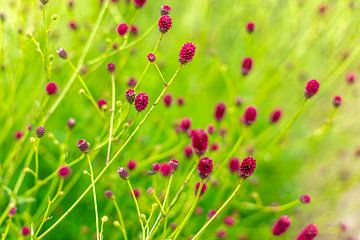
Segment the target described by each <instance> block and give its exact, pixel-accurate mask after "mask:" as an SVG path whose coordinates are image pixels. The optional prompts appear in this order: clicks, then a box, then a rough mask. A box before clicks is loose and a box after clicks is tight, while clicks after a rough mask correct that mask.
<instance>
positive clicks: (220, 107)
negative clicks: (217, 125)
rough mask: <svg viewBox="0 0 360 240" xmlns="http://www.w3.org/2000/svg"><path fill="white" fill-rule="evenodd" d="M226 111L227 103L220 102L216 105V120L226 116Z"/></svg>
mask: <svg viewBox="0 0 360 240" xmlns="http://www.w3.org/2000/svg"><path fill="white" fill-rule="evenodd" d="M225 112H226V105H225V103H222V102H221V103H218V104H217V105H216V106H215V111H214V117H215V120H216V121H218V122H220V121H221V120H222V119H223V118H224V116H225Z"/></svg>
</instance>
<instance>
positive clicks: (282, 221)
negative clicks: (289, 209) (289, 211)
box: [272, 216, 291, 236]
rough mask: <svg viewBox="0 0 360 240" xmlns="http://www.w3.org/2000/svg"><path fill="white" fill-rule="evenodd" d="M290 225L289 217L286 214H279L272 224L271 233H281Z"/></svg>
mask: <svg viewBox="0 0 360 240" xmlns="http://www.w3.org/2000/svg"><path fill="white" fill-rule="evenodd" d="M290 225H291V219H290V218H289V217H288V216H281V217H280V218H279V219H278V220H277V221H276V222H275V224H274V226H273V229H272V233H273V235H274V236H280V235H283V234H284V233H285V232H286V231H287V230H288V228H289V227H290Z"/></svg>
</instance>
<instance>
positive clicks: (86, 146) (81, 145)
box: [76, 139, 90, 153]
mask: <svg viewBox="0 0 360 240" xmlns="http://www.w3.org/2000/svg"><path fill="white" fill-rule="evenodd" d="M76 145H77V147H78V148H79V149H80V151H82V152H84V153H86V152H89V151H90V145H89V143H88V142H87V141H86V140H85V139H80V140H79V141H78V142H77V144H76Z"/></svg>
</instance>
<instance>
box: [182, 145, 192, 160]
mask: <svg viewBox="0 0 360 240" xmlns="http://www.w3.org/2000/svg"><path fill="white" fill-rule="evenodd" d="M192 154H193V150H192V147H191V146H186V147H185V148H184V155H185V157H186V158H191V156H192Z"/></svg>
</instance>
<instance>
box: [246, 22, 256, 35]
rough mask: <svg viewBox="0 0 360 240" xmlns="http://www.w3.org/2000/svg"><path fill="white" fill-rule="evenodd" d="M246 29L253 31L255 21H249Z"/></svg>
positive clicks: (249, 31)
mask: <svg viewBox="0 0 360 240" xmlns="http://www.w3.org/2000/svg"><path fill="white" fill-rule="evenodd" d="M246 30H247V31H248V33H252V32H253V31H254V30H255V23H253V22H248V23H247V24H246Z"/></svg>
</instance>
